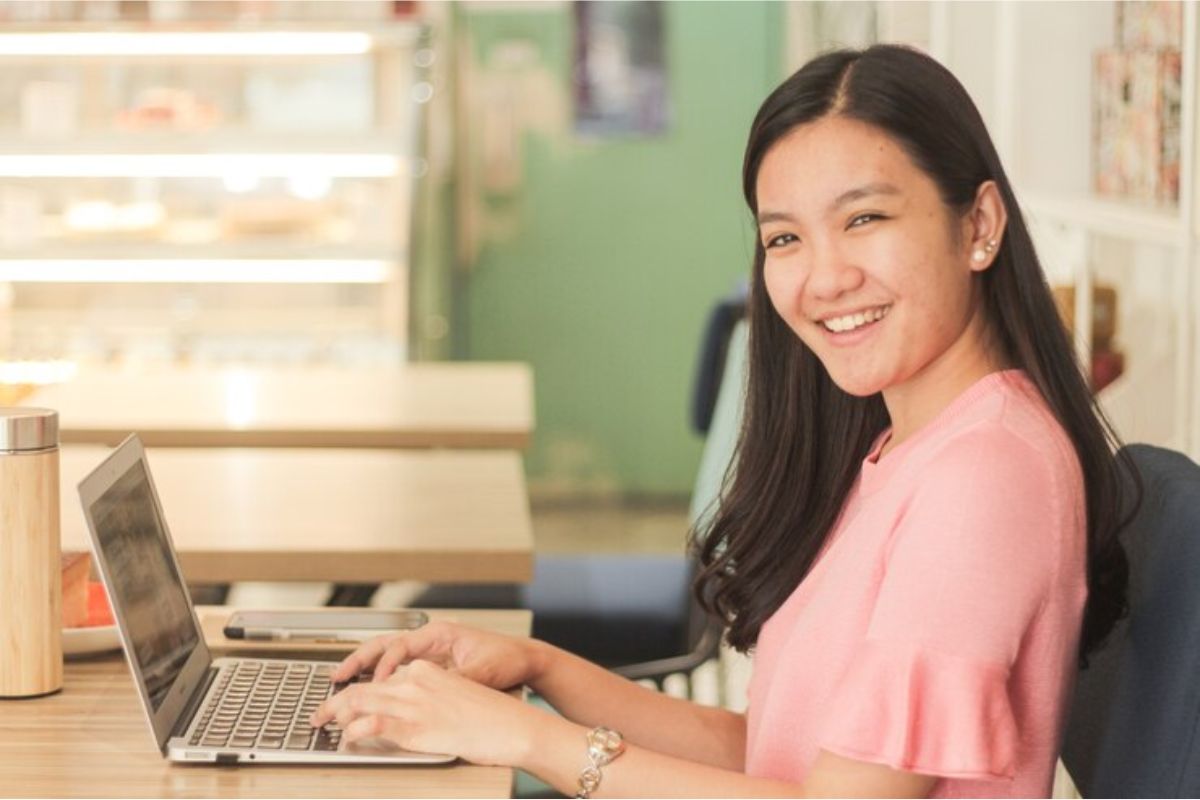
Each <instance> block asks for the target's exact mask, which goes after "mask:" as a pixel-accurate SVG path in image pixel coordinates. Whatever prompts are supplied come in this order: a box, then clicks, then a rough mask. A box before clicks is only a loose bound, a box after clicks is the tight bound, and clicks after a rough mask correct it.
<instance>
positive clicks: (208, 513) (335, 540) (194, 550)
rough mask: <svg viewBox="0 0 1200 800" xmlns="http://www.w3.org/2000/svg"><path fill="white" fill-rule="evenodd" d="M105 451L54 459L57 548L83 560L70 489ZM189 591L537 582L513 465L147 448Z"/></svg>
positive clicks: (447, 453) (521, 487)
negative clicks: (203, 586)
mask: <svg viewBox="0 0 1200 800" xmlns="http://www.w3.org/2000/svg"><path fill="white" fill-rule="evenodd" d="M108 452H109V451H108V450H107V449H106V448H103V447H94V446H86V445H72V446H67V447H64V448H63V449H62V452H61V475H62V491H61V497H60V502H61V520H62V523H61V524H62V540H63V547H64V548H67V549H77V550H86V549H90V544H89V543H90V541H91V539H90V537H89V536H88V533H87V527H86V523H85V522H84V518H83V511H82V508H81V507H80V504H79V493H78V491H76V486H77V485H78V483H79V481H80V480H82V479H83V477H84V476H85V475H86V474H87V473H88V472H90V471H91V470H92V469H93V468H94V467H95V466H96V465H97V464H99V463H100V461H101V460H102V459H103V458H104V456H105V455H106V454H107V453H108ZM147 456H148V459H149V463H150V470H151V474H152V476H153V478H154V483H155V486H156V487H157V489H158V494H159V498H160V499H161V501H162V506H163V513H164V514H165V515H166V519H167V525H168V526H169V527H170V530H171V536H172V538H173V539H174V541H175V547H176V549H177V551H178V552H179V560H180V564H181V566H182V568H183V572H184V576H185V577H186V579H187V580H188V581H189V582H191V583H229V582H233V581H340V582H344V583H383V582H387V581H398V580H417V581H427V582H435V583H436V582H455V583H461V582H467V583H470V582H479V583H485V582H502V583H508V582H515V583H525V582H528V581H529V580H530V579H531V578H532V577H533V532H532V528H531V525H530V520H529V501H528V498H527V495H526V489H525V474H524V470H523V468H522V465H521V458H520V456H519V455H517V454H516V453H513V452H508V451H464V450H422V451H416V450H410V451H395V450H391V451H389V450H336V449H316V450H308V449H301V450H283V449H265V450H245V449H194V448H182V449H169V448H151V449H148V450H147Z"/></svg>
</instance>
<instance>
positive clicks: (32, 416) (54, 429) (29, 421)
mask: <svg viewBox="0 0 1200 800" xmlns="http://www.w3.org/2000/svg"><path fill="white" fill-rule="evenodd" d="M57 446H58V412H57V411H51V410H50V409H48V408H23V407H22V408H4V407H0V452H2V451H8V452H13V451H21V450H45V449H46V448H48V447H57Z"/></svg>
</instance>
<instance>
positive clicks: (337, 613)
mask: <svg viewBox="0 0 1200 800" xmlns="http://www.w3.org/2000/svg"><path fill="white" fill-rule="evenodd" d="M428 621H429V617H428V616H427V615H426V614H425V612H424V611H413V610H411V609H374V608H364V609H340V608H339V609H330V610H328V611H323V610H318V611H236V612H234V614H233V616H232V617H230V618H229V621H228V622H226V623H225V628H224V632H225V636H226V637H228V638H230V639H246V640H254V641H262V642H288V641H307V642H361V641H365V640H367V639H370V638H371V637H372V636H378V635H380V634H381V633H387V632H388V631H409V630H413V629H415V628H419V627H421V626H422V625H424V624H425V623H426V622H428Z"/></svg>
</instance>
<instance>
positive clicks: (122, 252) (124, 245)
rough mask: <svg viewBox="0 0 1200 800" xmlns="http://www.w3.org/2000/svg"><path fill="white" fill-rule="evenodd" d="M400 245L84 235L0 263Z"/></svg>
mask: <svg viewBox="0 0 1200 800" xmlns="http://www.w3.org/2000/svg"><path fill="white" fill-rule="evenodd" d="M403 252H404V248H403V247H402V246H400V245H393V246H386V245H369V244H347V243H340V242H304V241H299V242H297V241H291V240H289V241H280V240H279V239H271V238H266V239H263V240H261V241H244V242H243V241H237V242H211V243H204V242H197V243H194V244H190V243H176V242H155V241H140V242H130V241H125V242H121V241H108V242H106V241H97V240H96V239H80V240H79V241H76V242H55V243H49V244H40V245H35V246H31V247H24V248H15V247H9V248H6V249H5V250H4V257H2V258H0V263H4V262H5V261H7V260H11V259H14V258H15V259H19V260H21V261H42V262H50V261H89V260H92V259H98V260H101V261H123V260H124V261H132V260H142V259H150V260H154V261H173V260H180V259H183V260H223V259H235V260H242V261H248V260H252V259H272V260H278V261H331V260H336V261H343V260H349V261H387V262H395V261H397V260H398V258H397V257H398V256H399V255H402V254H403Z"/></svg>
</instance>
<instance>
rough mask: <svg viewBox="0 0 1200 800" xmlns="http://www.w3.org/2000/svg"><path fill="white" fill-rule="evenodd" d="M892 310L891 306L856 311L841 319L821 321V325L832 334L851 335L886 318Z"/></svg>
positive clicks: (834, 318)
mask: <svg viewBox="0 0 1200 800" xmlns="http://www.w3.org/2000/svg"><path fill="white" fill-rule="evenodd" d="M891 309H892V307H891V305H886V306H876V307H875V308H868V309H867V310H865V311H856V312H854V313H853V314H845V315H842V316H840V317H827V318H825V319H823V320H820V323H819V324H820V325H821V326H822V327H823V328H825V330H827V331H830V332H832V333H849V332H851V331H856V330H858V329H859V328H865V327H866V326H868V325H872V324H874V323H876V322H878V321H879V320H881V319H883V318H884V317H886V316H887V313H888V311H890V310H891Z"/></svg>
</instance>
